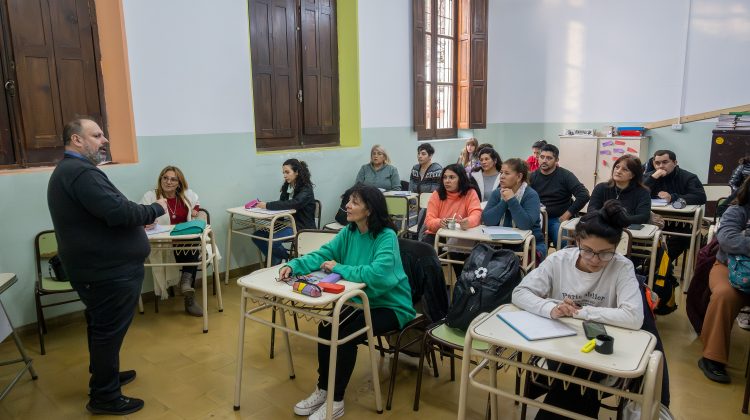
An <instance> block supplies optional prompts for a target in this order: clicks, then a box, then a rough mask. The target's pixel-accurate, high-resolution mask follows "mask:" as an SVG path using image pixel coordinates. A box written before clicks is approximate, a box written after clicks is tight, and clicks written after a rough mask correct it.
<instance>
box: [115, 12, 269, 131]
mask: <svg viewBox="0 0 750 420" xmlns="http://www.w3.org/2000/svg"><path fill="white" fill-rule="evenodd" d="M123 7H124V11H125V30H126V33H127V41H128V56H129V59H130V77H131V80H132V91H133V110H134V113H135V125H136V134H137V135H138V136H161V135H175V134H212V133H247V132H250V131H254V130H255V129H254V126H255V123H254V121H253V112H252V92H251V86H250V81H251V74H250V38H249V26H248V18H247V1H246V0H211V1H204V0H126V1H125V2H124V6H123Z"/></svg>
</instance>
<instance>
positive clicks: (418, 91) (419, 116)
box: [412, 0, 430, 133]
mask: <svg viewBox="0 0 750 420" xmlns="http://www.w3.org/2000/svg"><path fill="white" fill-rule="evenodd" d="M428 1H429V0H428ZM424 2H425V0H412V22H413V23H412V26H413V31H414V32H413V34H412V51H413V53H412V54H413V56H412V63H413V64H412V68H413V72H414V102H413V103H414V109H413V113H412V114H413V118H414V131H416V132H417V133H424V132H425V130H426V127H427V126H426V124H425V113H426V112H425V111H426V106H427V104H426V103H425V94H426V92H425V80H426V75H425V48H430V46H429V45H427V46H425V32H426V31H425V18H424Z"/></svg>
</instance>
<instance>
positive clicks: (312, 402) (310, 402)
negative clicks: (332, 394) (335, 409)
mask: <svg viewBox="0 0 750 420" xmlns="http://www.w3.org/2000/svg"><path fill="white" fill-rule="evenodd" d="M327 396H328V391H325V390H322V389H320V388H318V387H315V391H314V392H313V393H312V394H310V396H309V397H307V398H305V399H304V400H302V401H300V402H298V403H297V404H296V405H295V406H294V414H296V415H298V416H309V415H310V414H312V413H314V412H315V411H316V410H317V409H319V408H320V406H322V405H325V403H326V397H327Z"/></svg>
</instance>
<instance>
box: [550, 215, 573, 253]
mask: <svg viewBox="0 0 750 420" xmlns="http://www.w3.org/2000/svg"><path fill="white" fill-rule="evenodd" d="M558 229H560V218H559V217H550V218H549V219H548V220H547V236H549V239H550V240H551V241H552V243H553V244H554V245H555V248H557V231H558ZM567 242H568V241H563V243H562V245H561V247H562V248H565V246H567Z"/></svg>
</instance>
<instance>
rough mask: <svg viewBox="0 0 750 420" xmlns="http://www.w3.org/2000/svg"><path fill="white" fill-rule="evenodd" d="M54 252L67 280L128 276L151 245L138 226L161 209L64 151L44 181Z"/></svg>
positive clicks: (161, 212)
mask: <svg viewBox="0 0 750 420" xmlns="http://www.w3.org/2000/svg"><path fill="white" fill-rule="evenodd" d="M47 205H48V206H49V212H50V216H52V225H53V226H54V227H55V234H56V236H57V244H58V254H59V256H60V260H61V261H62V264H63V268H64V269H65V272H66V273H67V275H68V278H69V279H70V281H72V282H86V283H88V282H96V281H102V280H108V279H113V278H117V277H120V276H127V275H130V274H132V273H133V272H134V271H135V270H137V269H138V268H142V267H143V262H144V261H145V259H146V257H147V256H148V254H149V253H150V252H151V247H150V245H149V242H148V238H147V237H146V232H145V230H144V229H143V226H144V225H147V224H150V223H153V222H154V220H155V219H156V218H157V217H159V216H161V215H162V214H164V209H163V208H162V207H161V206H160V205H159V204H158V203H153V204H151V205H141V204H135V203H133V202H131V201H129V200H128V199H127V198H125V196H124V195H123V194H122V193H121V192H120V191H119V190H118V189H117V188H116V187H115V186H114V185H112V183H111V182H110V181H109V179H108V178H107V175H105V174H104V172H102V171H101V170H100V169H99V168H97V167H96V166H94V165H93V164H92V163H91V162H89V161H88V160H85V159H83V158H78V157H75V156H71V155H68V154H66V155H65V158H64V159H63V160H62V161H60V163H58V165H57V167H56V168H55V170H54V171H53V172H52V176H51V177H50V180H49V185H48V187H47Z"/></svg>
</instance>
